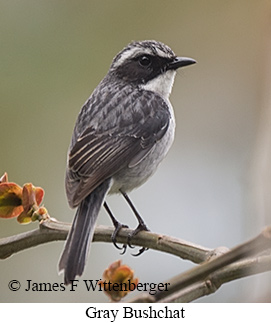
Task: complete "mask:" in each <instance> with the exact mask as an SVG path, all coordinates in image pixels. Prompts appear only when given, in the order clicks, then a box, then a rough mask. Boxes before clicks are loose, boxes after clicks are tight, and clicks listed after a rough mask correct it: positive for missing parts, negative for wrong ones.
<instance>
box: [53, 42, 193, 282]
mask: <svg viewBox="0 0 271 323" xmlns="http://www.w3.org/2000/svg"><path fill="white" fill-rule="evenodd" d="M194 63H195V60H193V59H191V58H186V57H177V56H176V55H175V54H174V52H173V51H172V50H171V49H170V48H169V47H168V46H166V45H164V44H163V43H161V42H157V41H153V40H151V41H137V42H132V43H130V44H129V45H128V46H127V47H125V48H124V49H123V50H122V51H121V52H120V53H119V54H117V55H116V57H115V58H114V59H113V62H112V64H111V66H110V68H109V71H108V73H107V74H106V76H105V78H104V79H103V80H102V81H101V82H100V84H99V85H98V86H97V87H96V89H95V90H94V91H93V93H92V94H91V96H90V97H89V99H88V100H87V101H86V103H85V104H84V105H83V107H82V109H81V111H80V113H79V116H78V118H77V121H76V124H75V127H74V131H73V135H72V139H71V144H70V148H69V153H68V164H67V169H66V193H67V198H68V202H69V205H70V206H71V207H72V208H75V207H77V211H76V214H75V217H74V220H73V223H72V227H71V230H70V232H69V235H68V238H67V242H66V244H65V247H64V251H63V253H62V256H61V259H60V262H59V270H60V271H64V282H65V284H69V283H70V281H71V280H73V279H74V278H75V277H76V275H82V273H83V270H84V267H85V262H86V256H87V253H88V249H89V246H90V242H91V241H92V238H93V233H94V228H95V223H96V219H97V217H98V213H99V210H100V208H101V206H102V204H104V206H105V208H106V210H107V211H108V213H109V215H110V217H111V219H112V221H113V224H114V226H115V232H114V234H113V237H112V240H113V242H114V244H115V245H116V243H115V242H116V240H115V239H116V235H117V233H118V231H119V230H120V229H121V228H122V227H123V225H122V224H120V223H119V222H118V221H117V220H116V219H115V218H114V216H113V214H112V212H111V211H110V209H109V207H108V205H107V204H106V202H104V199H105V196H106V195H107V194H112V193H121V194H122V195H123V196H124V197H125V199H126V200H127V202H128V203H129V205H130V206H131V208H132V210H133V211H134V213H135V215H136V217H137V219H138V223H139V224H138V227H137V228H136V229H135V230H134V231H133V233H132V235H131V236H134V235H135V234H137V233H138V232H139V231H141V230H148V228H147V226H146V225H145V223H144V222H143V220H142V218H141V217H140V215H139V213H138V212H137V211H136V209H135V207H134V206H133V204H132V202H131V200H130V199H129V197H128V195H127V192H129V191H131V190H132V189H134V188H136V187H138V186H140V185H142V184H143V183H144V182H145V181H146V180H147V179H148V178H149V177H150V176H151V175H152V174H153V173H154V172H155V170H156V169H157V166H158V165H159V164H160V162H161V161H162V160H163V158H164V157H165V156H166V154H167V152H168V150H169V148H170V146H171V144H172V142H173V138H174V129H175V119H174V113H173V108H172V106H171V104H170V102H169V95H170V93H171V89H172V86H173V82H174V78H175V74H176V70H177V69H178V68H180V67H183V66H187V65H191V64H194ZM128 243H129V242H128ZM142 251H144V248H143V249H142V250H141V252H142ZM141 252H140V253H141Z"/></svg>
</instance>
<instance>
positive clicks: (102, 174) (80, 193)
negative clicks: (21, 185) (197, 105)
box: [66, 90, 170, 207]
mask: <svg viewBox="0 0 271 323" xmlns="http://www.w3.org/2000/svg"><path fill="white" fill-rule="evenodd" d="M138 92H140V93H138ZM130 97H131V99H130V100H127V99H126V100H124V101H123V102H118V105H117V106H116V107H113V109H107V113H106V116H105V117H106V118H108V120H109V122H108V123H107V124H108V129H106V127H105V123H106V120H105V121H103V122H102V121H100V124H99V121H98V122H97V120H96V122H95V124H93V125H91V123H90V126H89V127H87V128H86V129H85V130H84V131H83V132H82V133H81V135H79V136H77V138H76V140H73V145H72V147H71V149H70V153H69V160H68V167H67V172H66V191H67V196H68V201H69V204H70V205H71V206H72V207H75V206H77V205H78V204H79V203H80V202H81V201H82V200H83V199H84V198H85V197H86V196H87V195H88V194H89V193H91V192H92V191H93V190H94V189H95V188H96V187H97V186H98V185H100V184H101V183H102V182H103V181H105V180H106V179H107V178H109V177H111V176H113V175H114V174H116V173H117V172H118V171H120V170H121V169H122V168H124V167H134V166H135V165H137V164H138V163H140V161H141V160H142V159H143V158H144V157H145V156H146V155H147V154H148V153H149V152H150V151H151V149H152V148H153V147H154V145H155V143H156V142H157V141H158V140H160V139H161V138H162V137H163V135H164V134H165V132H166V130H167V127H168V124H169V120H170V114H169V111H168V107H167V104H166V103H165V101H164V100H163V99H162V98H161V97H160V96H157V95H156V94H154V93H152V92H147V91H144V92H141V91H139V90H138V91H136V92H133V95H132V94H131V95H130ZM88 104H90V102H89V101H88ZM121 109H123V113H118V111H121ZM89 111H90V112H91V106H89ZM84 113H86V112H85V111H84ZM116 113H118V117H117V122H116ZM110 114H112V116H111V115H110ZM98 117H99V115H98ZM110 117H111V118H114V121H113V122H110ZM95 118H96V119H97V115H95V116H94V119H95ZM78 122H80V115H79V121H78ZM112 124H113V127H111V128H110V125H112ZM76 127H77V129H79V128H80V127H78V124H77V125H76Z"/></svg>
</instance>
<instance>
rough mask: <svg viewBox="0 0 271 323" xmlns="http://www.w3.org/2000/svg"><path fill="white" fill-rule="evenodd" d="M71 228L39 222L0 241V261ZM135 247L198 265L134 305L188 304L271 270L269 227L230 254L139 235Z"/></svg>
mask: <svg viewBox="0 0 271 323" xmlns="http://www.w3.org/2000/svg"><path fill="white" fill-rule="evenodd" d="M69 229H70V224H68V223H62V222H58V221H56V220H55V219H52V218H49V219H47V220H44V221H41V222H40V226H39V228H38V229H35V230H32V231H29V232H26V233H21V234H18V235H15V236H12V237H8V238H2V239H0V259H5V258H7V257H9V256H11V255H12V254H14V253H17V252H19V251H22V250H25V249H27V248H31V247H34V246H38V245H40V244H43V243H46V242H50V241H58V240H65V239H66V238H67V234H68V232H69ZM113 231H114V228H112V227H106V226H97V227H96V229H95V234H94V239H93V241H96V242H98V241H100V242H110V243H111V236H112V233H113ZM131 232H132V230H130V229H126V228H123V229H121V231H120V232H119V234H118V236H117V242H118V243H127V239H128V235H129V233H131ZM131 243H132V244H133V245H136V246H140V247H145V248H150V249H154V250H158V251H163V252H166V253H169V254H172V255H175V256H178V257H181V258H182V259H187V260H190V261H192V262H194V263H197V264H199V263H201V264H200V265H199V266H196V267H194V268H192V269H190V270H188V271H187V272H185V273H182V274H180V275H178V276H176V277H174V278H172V279H170V280H169V281H167V283H170V285H169V288H168V291H157V293H156V294H155V295H154V296H150V295H149V294H140V295H139V296H138V297H136V298H135V299H134V300H132V301H133V302H146V301H147V302H172V301H180V302H189V301H192V300H194V299H197V298H199V297H202V296H204V295H208V294H210V293H214V292H215V291H216V290H217V289H218V288H219V287H220V286H221V285H222V284H224V283H226V282H229V281H231V280H234V279H238V278H241V277H245V276H248V275H253V274H256V273H261V272H264V271H269V270H271V254H270V250H271V227H270V226H269V227H266V228H265V229H264V230H263V231H262V233H261V234H260V235H259V236H257V237H256V238H254V239H252V240H250V241H248V242H245V243H243V244H241V245H239V246H237V247H235V248H233V249H231V250H230V251H229V250H228V249H227V248H225V247H220V248H216V249H214V250H212V249H208V248H204V247H201V246H199V245H196V244H194V243H191V242H187V241H184V240H181V239H177V238H172V237H169V236H166V235H162V234H157V233H153V232H147V231H142V232H140V233H138V234H137V235H136V236H135V237H133V238H132V241H131Z"/></svg>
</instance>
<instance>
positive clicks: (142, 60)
mask: <svg viewBox="0 0 271 323" xmlns="http://www.w3.org/2000/svg"><path fill="white" fill-rule="evenodd" d="M194 63H196V61H195V60H194V59H192V58H187V57H178V56H176V55H175V53H174V52H173V51H172V50H171V49H170V48H169V47H168V46H167V45H165V44H163V43H161V42H157V41H154V40H145V41H136V42H132V43H130V44H129V45H128V46H126V47H125V48H124V49H123V50H122V51H121V52H120V53H118V54H117V55H116V57H115V58H114V60H113V62H112V65H111V67H110V70H109V74H111V75H114V77H117V78H119V79H121V80H122V81H124V82H128V83H130V84H135V85H137V86H139V87H141V88H143V89H145V90H149V91H153V92H156V93H159V94H160V95H162V96H163V97H168V96H169V94H170V92H171V88H172V85H173V82H174V77H175V74H176V70H177V69H178V68H180V67H183V66H187V65H191V64H194Z"/></svg>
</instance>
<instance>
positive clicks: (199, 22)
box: [0, 0, 271, 302]
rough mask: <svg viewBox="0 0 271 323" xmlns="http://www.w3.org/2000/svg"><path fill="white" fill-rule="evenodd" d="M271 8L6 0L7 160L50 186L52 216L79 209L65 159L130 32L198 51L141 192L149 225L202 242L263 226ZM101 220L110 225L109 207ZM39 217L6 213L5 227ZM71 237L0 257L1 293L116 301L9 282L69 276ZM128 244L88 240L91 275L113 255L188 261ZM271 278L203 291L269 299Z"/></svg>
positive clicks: (149, 265) (10, 229)
mask: <svg viewBox="0 0 271 323" xmlns="http://www.w3.org/2000/svg"><path fill="white" fill-rule="evenodd" d="M270 13H271V11H270V1H258V0H237V1H236V0H229V1H218V0H216V1H215V0H208V1H198V0H168V1H161V0H148V1H143V0H136V1H135V0H131V1H124V0H115V1H109V0H91V1H86V0H84V1H82V0H79V1H78V0H76V1H74V0H71V1H64V0H58V1H54V0H35V1H34V0H24V1H19V0H18V1H15V0H9V1H4V0H1V1H0V41H1V50H0V82H1V83H0V116H1V127H0V129H1V132H0V133H1V143H0V152H1V153H0V156H1V157H0V173H3V172H4V171H7V172H8V174H9V179H10V180H11V181H14V182H17V183H18V184H21V185H22V184H24V183H26V182H32V183H33V184H34V185H36V186H41V187H43V188H44V189H45V199H44V203H45V206H46V208H47V209H48V210H49V213H50V214H51V216H53V217H55V218H57V219H58V220H60V221H66V222H71V221H72V216H73V214H74V210H70V209H69V207H68V204H67V202H66V197H65V192H64V172H65V164H66V153H67V149H68V145H69V142H70V137H71V134H72V130H73V126H74V122H75V119H76V116H77V114H78V112H79V110H80V107H81V106H82V104H83V103H84V102H85V100H86V99H87V98H88V96H89V95H90V94H91V92H92V90H93V89H94V88H95V86H96V85H97V84H98V82H99V81H100V80H101V79H102V78H103V77H104V75H105V74H106V72H107V70H108V68H109V66H110V63H111V61H112V59H113V57H114V56H115V55H116V54H117V53H118V52H119V51H120V50H121V49H122V48H123V47H124V46H126V45H127V43H129V42H130V41H132V40H143V39H155V40H159V41H162V42H164V43H166V44H167V45H169V46H170V47H171V48H172V49H173V50H174V51H175V53H177V54H178V55H179V56H181V55H182V56H189V57H192V58H194V59H196V60H197V61H198V64H197V65H194V66H191V67H189V68H187V69H182V70H181V71H179V72H178V74H177V77H176V81H175V85H174V89H173V93H172V96H171V102H172V104H173V106H174V108H175V112H176V119H177V130H176V139H175V143H174V145H173V147H172V149H171V151H170V153H169V155H168V157H167V159H166V160H165V161H164V162H163V164H162V165H161V167H160V168H159V170H158V172H157V173H156V174H155V176H153V178H152V179H151V180H150V181H149V182H148V183H146V184H145V185H144V186H142V187H141V188H140V189H138V190H136V191H135V192H133V193H132V194H131V195H130V196H131V198H132V200H133V201H134V203H135V205H136V206H137V208H138V210H139V211H140V213H141V214H142V216H143V218H144V219H145V221H146V223H147V225H148V226H149V227H150V228H151V229H152V231H154V232H161V233H164V234H167V235H171V236H176V237H179V238H182V239H185V240H188V241H193V242H194V243H197V244H200V245H204V246H206V247H210V248H215V247H218V246H224V245H225V246H227V247H233V246H235V245H236V244H238V243H241V242H243V241H245V240H247V239H249V238H251V237H252V236H254V235H256V234H258V232H259V231H260V230H261V228H262V226H263V225H264V224H265V222H267V220H266V218H262V217H260V216H258V215H259V214H258V213H257V210H256V209H257V208H256V207H255V204H253V203H252V199H251V191H252V189H251V187H252V186H253V178H252V177H253V174H252V173H253V172H252V169H253V160H254V159H255V151H256V150H257V136H258V132H259V120H260V116H261V111H262V102H263V100H264V98H263V96H264V93H263V91H262V89H263V87H264V82H265V77H264V75H265V66H266V57H267V56H268V55H267V51H268V48H267V42H269V41H270V26H269V23H270ZM269 54H270V53H269ZM265 86H266V85H265ZM108 202H109V204H110V205H111V208H112V210H113V211H114V213H115V214H116V216H117V217H118V219H119V220H120V221H122V222H123V223H126V224H129V225H130V227H135V225H136V221H135V220H134V216H133V215H132V213H131V211H130V210H129V207H128V206H127V205H126V203H125V201H123V199H122V198H121V197H119V196H114V197H110V198H109V199H108ZM252 204H253V205H252ZM98 222H99V223H100V224H105V225H110V221H109V219H108V216H107V215H106V214H105V212H104V211H103V210H102V211H101V215H100V217H99V221H98ZM35 227H37V224H30V225H27V226H23V225H18V224H17V222H16V220H15V219H11V220H3V219H1V220H0V237H1V238H2V237H7V236H10V235H13V234H16V233H19V232H23V231H28V230H31V229H33V228H35ZM62 248H63V242H54V243H49V244H46V245H43V246H39V247H36V248H33V249H31V250H26V251H24V252H22V253H19V254H16V255H14V256H12V257H11V258H8V259H6V260H2V261H1V263H0V268H1V277H0V289H1V293H0V301H1V302H107V301H108V300H107V298H106V296H105V295H104V294H103V293H101V292H96V293H90V292H87V291H86V290H85V289H84V288H79V289H78V290H77V291H76V292H68V291H67V292H60V291H59V292H25V291H24V290H23V289H24V288H22V289H21V290H20V291H18V292H12V291H9V289H8V286H7V285H8V282H9V281H10V280H12V279H17V280H19V281H20V282H21V284H22V287H25V285H26V280H28V279H31V280H33V281H34V282H52V283H55V282H56V283H60V282H62V280H63V277H62V276H58V274H57V263H58V259H59V256H60V253H61V251H62ZM132 252H133V251H131V250H128V252H127V253H126V255H124V256H120V255H119V251H118V250H116V249H115V248H114V247H113V246H112V245H111V244H103V243H95V244H93V245H92V248H91V253H90V256H89V259H88V264H87V267H86V269H85V272H84V275H83V277H82V279H100V278H101V277H102V272H103V270H104V269H105V268H106V267H107V266H108V265H109V264H110V263H111V262H113V261H115V260H116V259H122V260H123V262H124V263H125V264H127V265H130V266H131V267H132V268H133V269H134V270H135V275H136V277H139V279H140V281H141V282H163V281H165V280H167V279H168V278H170V277H172V276H174V275H176V274H179V273H180V272H182V271H184V270H187V269H188V268H190V267H191V264H190V263H189V262H187V261H184V260H180V259H178V258H177V257H173V256H169V255H166V254H162V253H158V252H155V251H152V250H149V251H147V252H145V253H144V254H143V255H142V256H140V257H139V258H134V257H132V256H131V253H132ZM270 281H271V278H270V274H262V275H258V276H257V277H251V278H246V279H242V280H240V281H235V282H232V283H230V284H226V285H224V286H222V287H221V288H220V290H219V291H218V292H216V293H215V294H214V295H210V296H208V297H204V298H202V299H200V300H198V302H243V301H263V300H265V299H269V300H270V298H271V296H270V288H267V286H268V284H269V286H270ZM251 291H253V293H252V292H251ZM131 296H135V295H131Z"/></svg>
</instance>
